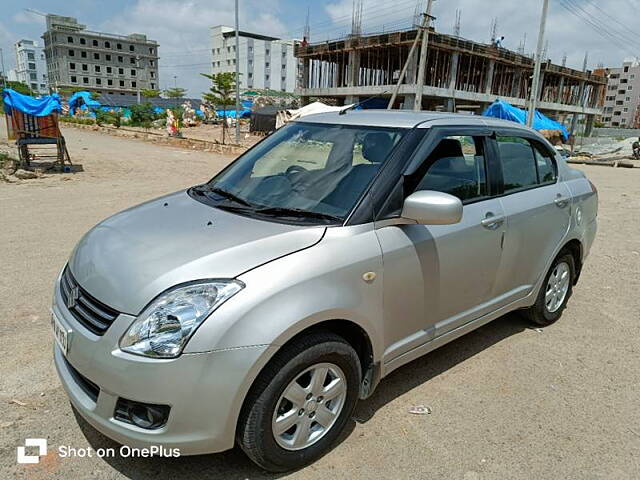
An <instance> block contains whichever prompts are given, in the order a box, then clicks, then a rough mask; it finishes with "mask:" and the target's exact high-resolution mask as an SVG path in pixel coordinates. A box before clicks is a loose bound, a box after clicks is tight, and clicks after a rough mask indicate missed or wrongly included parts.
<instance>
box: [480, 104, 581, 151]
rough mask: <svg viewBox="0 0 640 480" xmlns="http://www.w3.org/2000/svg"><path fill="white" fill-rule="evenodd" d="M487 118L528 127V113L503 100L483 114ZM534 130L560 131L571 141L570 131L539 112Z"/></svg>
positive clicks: (535, 117) (535, 118)
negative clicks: (508, 121) (499, 119)
mask: <svg viewBox="0 0 640 480" xmlns="http://www.w3.org/2000/svg"><path fill="white" fill-rule="evenodd" d="M482 115H483V116H485V117H493V118H501V119H503V120H511V121H512V122H516V123H520V124H522V125H526V123H527V111H526V110H523V109H521V108H518V107H514V106H513V105H511V104H510V103H507V102H504V101H502V100H496V101H495V102H493V103H492V104H491V105H489V106H488V107H487V109H486V110H485V111H484V113H483V114H482ZM533 128H534V130H559V131H560V132H561V133H562V138H563V139H564V140H565V141H566V140H568V139H569V130H567V127H565V126H564V125H563V124H561V123H560V122H556V121H555V120H551V119H550V118H549V117H546V116H544V115H543V114H542V113H540V111H539V110H536V112H535V116H534V118H533Z"/></svg>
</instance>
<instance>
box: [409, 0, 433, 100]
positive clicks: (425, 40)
mask: <svg viewBox="0 0 640 480" xmlns="http://www.w3.org/2000/svg"><path fill="white" fill-rule="evenodd" d="M432 7H433V0H429V2H428V3H427V13H426V14H425V15H426V20H425V22H424V23H425V26H424V31H423V32H422V45H421V46H420V63H419V64H418V78H417V79H416V99H415V103H414V104H413V109H414V110H415V111H416V112H418V111H420V110H422V92H423V90H424V71H425V69H426V66H427V48H428V46H429V25H430V24H431V8H432Z"/></svg>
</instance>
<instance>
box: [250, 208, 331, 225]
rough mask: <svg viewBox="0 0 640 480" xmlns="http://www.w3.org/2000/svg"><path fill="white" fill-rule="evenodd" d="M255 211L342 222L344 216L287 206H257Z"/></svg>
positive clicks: (263, 213) (265, 213)
mask: <svg viewBox="0 0 640 480" xmlns="http://www.w3.org/2000/svg"><path fill="white" fill-rule="evenodd" d="M254 212H255V213H258V214H262V215H276V216H277V215H281V216H285V217H299V218H318V219H321V220H331V221H334V222H340V223H342V221H343V220H342V218H340V217H336V216H335V215H330V214H328V213H321V212H311V211H309V210H301V209H299V208H286V207H265V208H257V209H255V210H254Z"/></svg>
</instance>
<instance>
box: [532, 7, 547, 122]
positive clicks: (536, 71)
mask: <svg viewBox="0 0 640 480" xmlns="http://www.w3.org/2000/svg"><path fill="white" fill-rule="evenodd" d="M548 8H549V0H542V18H540V32H539V33H538V47H537V48H536V64H535V67H534V68H533V79H532V81H531V96H530V100H529V111H528V112H527V126H529V127H533V119H534V115H535V111H536V104H537V102H538V90H539V88H540V67H541V66H542V48H543V46H544V29H545V26H546V23H547V10H548Z"/></svg>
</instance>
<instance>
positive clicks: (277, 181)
mask: <svg viewBox="0 0 640 480" xmlns="http://www.w3.org/2000/svg"><path fill="white" fill-rule="evenodd" d="M404 133H405V130H404V129H400V128H379V127H365V126H349V125H330V124H314V123H305V122H298V123H290V124H289V125H286V126H285V127H283V128H281V129H280V130H278V131H277V132H276V133H274V134H273V135H271V136H270V137H268V138H267V139H265V140H264V141H263V142H261V143H260V144H258V145H257V146H256V147H255V148H253V149H252V150H250V151H249V152H247V153H246V154H245V155H243V156H242V157H240V158H239V159H238V160H237V161H235V162H234V163H232V164H231V165H230V166H229V167H227V168H226V169H225V170H224V171H222V172H221V173H220V174H218V175H217V176H216V177H214V178H213V179H212V180H211V181H210V182H209V183H207V184H205V185H201V186H199V187H194V188H193V189H192V194H193V193H195V194H197V195H198V196H200V197H206V198H207V199H208V200H209V201H211V200H213V201H215V202H216V203H215V205H216V206H217V207H219V208H225V209H228V210H231V211H237V212H238V213H242V214H249V215H252V216H253V215H258V216H267V217H279V218H285V219H287V220H289V219H294V222H297V221H303V222H315V223H341V222H342V221H343V220H344V219H345V218H346V216H347V214H348V213H349V212H350V211H351V209H352V208H353V207H354V206H355V204H356V202H357V201H358V199H359V198H360V196H361V195H362V194H363V192H364V191H365V189H366V188H367V186H368V185H369V184H370V183H371V181H372V180H373V178H374V177H375V175H376V173H377V172H378V171H379V169H380V168H381V166H382V165H383V164H384V162H385V161H386V160H387V158H388V157H389V154H390V152H391V150H393V148H394V147H395V145H396V144H397V143H398V142H399V141H400V139H401V138H402V136H403V135H404ZM196 198H197V197H196Z"/></svg>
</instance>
